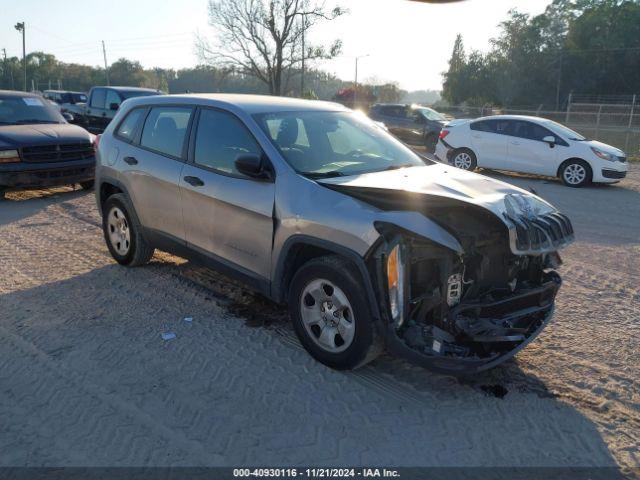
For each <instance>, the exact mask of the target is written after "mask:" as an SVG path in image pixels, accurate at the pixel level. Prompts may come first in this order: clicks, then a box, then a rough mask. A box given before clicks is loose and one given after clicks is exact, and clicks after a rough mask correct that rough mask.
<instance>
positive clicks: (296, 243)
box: [271, 235, 380, 320]
mask: <svg viewBox="0 0 640 480" xmlns="http://www.w3.org/2000/svg"><path fill="white" fill-rule="evenodd" d="M326 255H339V256H341V257H343V258H345V259H346V260H348V261H349V262H351V263H353V264H354V265H355V267H356V268H357V270H358V272H359V273H360V276H361V279H362V282H363V287H364V289H365V292H366V295H367V299H368V301H369V303H370V305H371V306H372V315H373V316H374V319H375V320H379V319H380V313H379V308H378V299H377V297H376V294H375V290H374V288H373V282H372V280H371V274H370V272H369V269H368V268H367V264H366V262H365V259H364V258H363V257H362V256H360V255H359V254H358V253H357V252H355V251H353V250H351V249H349V248H347V247H344V246H342V245H339V244H337V243H333V242H330V241H328V240H322V239H319V238H315V237H309V236H307V235H293V236H291V237H289V238H288V239H287V240H286V242H285V243H284V245H283V247H282V249H281V251H280V255H279V256H278V260H277V264H276V267H275V270H274V276H273V282H272V284H271V297H272V298H273V299H274V300H275V301H277V302H281V303H284V302H286V299H287V294H288V292H289V287H290V285H291V280H292V278H293V276H294V275H295V272H296V271H297V270H298V269H299V268H300V267H301V266H302V265H304V264H305V263H306V262H308V261H309V260H311V259H313V258H318V257H322V256H326Z"/></svg>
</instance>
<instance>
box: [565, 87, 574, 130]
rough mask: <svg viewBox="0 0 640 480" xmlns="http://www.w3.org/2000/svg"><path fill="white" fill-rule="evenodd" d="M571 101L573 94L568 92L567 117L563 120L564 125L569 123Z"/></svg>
mask: <svg viewBox="0 0 640 480" xmlns="http://www.w3.org/2000/svg"><path fill="white" fill-rule="evenodd" d="M572 99H573V92H569V100H567V115H566V116H565V118H564V123H569V113H570V112H571V100H572Z"/></svg>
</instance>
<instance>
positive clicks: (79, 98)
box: [71, 93, 87, 103]
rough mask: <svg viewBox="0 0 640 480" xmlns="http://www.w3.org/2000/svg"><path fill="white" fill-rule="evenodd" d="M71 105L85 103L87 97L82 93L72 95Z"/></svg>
mask: <svg viewBox="0 0 640 480" xmlns="http://www.w3.org/2000/svg"><path fill="white" fill-rule="evenodd" d="M71 98H72V99H73V103H87V95H86V94H84V93H72V94H71Z"/></svg>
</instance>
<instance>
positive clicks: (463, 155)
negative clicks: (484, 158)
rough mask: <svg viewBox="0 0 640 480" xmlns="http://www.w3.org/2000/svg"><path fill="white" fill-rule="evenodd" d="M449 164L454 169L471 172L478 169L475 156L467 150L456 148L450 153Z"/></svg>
mask: <svg viewBox="0 0 640 480" xmlns="http://www.w3.org/2000/svg"><path fill="white" fill-rule="evenodd" d="M449 163H450V164H451V165H453V166H454V167H456V168H460V169H462V170H467V171H469V172H473V171H474V170H475V169H476V168H478V159H477V158H476V154H475V153H473V152H472V151H471V150H469V149H468V148H458V149H457V150H454V151H453V153H451V158H450V160H449Z"/></svg>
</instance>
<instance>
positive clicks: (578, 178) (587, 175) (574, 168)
mask: <svg viewBox="0 0 640 480" xmlns="http://www.w3.org/2000/svg"><path fill="white" fill-rule="evenodd" d="M560 179H561V180H562V183H564V184H565V185H566V186H567V187H576V188H577V187H582V186H584V185H587V184H588V183H589V182H591V167H589V164H588V163H587V162H585V161H584V160H568V161H567V162H565V163H564V164H563V165H562V167H560Z"/></svg>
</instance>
